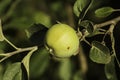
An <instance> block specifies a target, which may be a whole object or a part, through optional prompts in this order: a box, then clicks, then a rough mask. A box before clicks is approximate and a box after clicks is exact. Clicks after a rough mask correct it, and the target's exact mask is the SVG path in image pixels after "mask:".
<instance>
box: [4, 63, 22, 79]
mask: <svg viewBox="0 0 120 80" xmlns="http://www.w3.org/2000/svg"><path fill="white" fill-rule="evenodd" d="M20 72H21V63H20V62H17V63H13V64H11V65H9V66H8V68H7V69H6V71H5V73H4V76H3V80H22V79H21V77H22V76H19V78H17V79H15V77H16V76H18V74H19V73H20Z"/></svg>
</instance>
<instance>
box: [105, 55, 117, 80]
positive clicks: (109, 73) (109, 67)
mask: <svg viewBox="0 0 120 80" xmlns="http://www.w3.org/2000/svg"><path fill="white" fill-rule="evenodd" d="M105 75H106V77H107V79H108V80H117V77H116V71H115V63H114V56H112V58H111V61H110V62H109V63H108V64H106V65H105Z"/></svg>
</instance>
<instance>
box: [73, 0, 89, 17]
mask: <svg viewBox="0 0 120 80" xmlns="http://www.w3.org/2000/svg"><path fill="white" fill-rule="evenodd" d="M87 2H88V0H76V2H75V3H74V6H73V11H74V13H75V15H76V16H77V17H78V16H79V15H80V14H81V12H82V10H83V9H84V8H85V7H86V5H87Z"/></svg>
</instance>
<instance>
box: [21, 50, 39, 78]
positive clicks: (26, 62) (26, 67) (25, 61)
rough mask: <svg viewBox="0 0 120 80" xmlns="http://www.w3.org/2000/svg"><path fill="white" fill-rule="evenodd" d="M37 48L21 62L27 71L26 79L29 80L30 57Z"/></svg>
mask: <svg viewBox="0 0 120 80" xmlns="http://www.w3.org/2000/svg"><path fill="white" fill-rule="evenodd" d="M36 50H37V48H33V50H31V51H30V52H29V53H28V54H27V55H26V56H25V57H24V58H23V60H22V63H23V65H24V67H25V69H26V71H27V75H28V79H29V62H30V57H31V55H32V54H33V52H34V51H36Z"/></svg>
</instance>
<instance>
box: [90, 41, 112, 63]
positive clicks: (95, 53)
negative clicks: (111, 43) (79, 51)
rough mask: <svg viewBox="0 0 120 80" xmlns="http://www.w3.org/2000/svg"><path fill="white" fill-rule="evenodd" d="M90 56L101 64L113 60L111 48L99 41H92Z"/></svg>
mask: <svg viewBox="0 0 120 80" xmlns="http://www.w3.org/2000/svg"><path fill="white" fill-rule="evenodd" d="M89 56H90V59H91V60H92V61H93V62H96V63H101V64H107V63H109V62H110V60H111V56H110V51H109V49H108V48H107V47H106V46H104V45H103V44H101V43H100V42H97V41H94V42H92V48H91V50H90V54H89Z"/></svg>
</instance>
